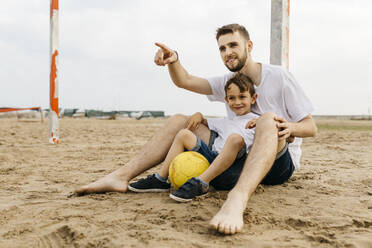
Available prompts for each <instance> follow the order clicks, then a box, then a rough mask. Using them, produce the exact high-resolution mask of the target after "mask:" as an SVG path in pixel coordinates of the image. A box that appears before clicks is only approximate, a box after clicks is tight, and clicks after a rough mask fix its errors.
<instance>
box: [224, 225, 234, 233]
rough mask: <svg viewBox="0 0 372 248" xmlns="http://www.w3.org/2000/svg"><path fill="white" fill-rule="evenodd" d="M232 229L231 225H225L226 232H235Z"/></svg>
mask: <svg viewBox="0 0 372 248" xmlns="http://www.w3.org/2000/svg"><path fill="white" fill-rule="evenodd" d="M231 230H232V228H231V226H226V227H225V234H233V233H232V231H231Z"/></svg>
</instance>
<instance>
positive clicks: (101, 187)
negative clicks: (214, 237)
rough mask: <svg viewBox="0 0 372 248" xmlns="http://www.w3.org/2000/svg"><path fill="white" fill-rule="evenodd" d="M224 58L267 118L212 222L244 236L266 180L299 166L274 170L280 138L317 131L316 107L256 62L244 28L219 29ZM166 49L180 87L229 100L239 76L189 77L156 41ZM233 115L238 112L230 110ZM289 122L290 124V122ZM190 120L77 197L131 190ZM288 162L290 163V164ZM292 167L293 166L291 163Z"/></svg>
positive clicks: (296, 150) (295, 152) (275, 180)
mask: <svg viewBox="0 0 372 248" xmlns="http://www.w3.org/2000/svg"><path fill="white" fill-rule="evenodd" d="M216 39H217V43H218V47H219V50H220V55H221V58H222V60H223V62H224V63H225V65H226V67H227V68H228V69H229V70H230V71H232V72H239V73H243V74H245V75H247V76H248V77H250V78H251V79H252V81H253V82H254V84H255V86H256V92H257V93H258V95H259V97H258V100H257V104H256V106H255V107H254V108H253V109H252V111H253V112H255V113H257V114H260V115H261V117H260V118H259V119H258V120H257V121H256V123H254V124H252V125H256V130H255V139H254V143H253V145H252V148H251V151H250V152H249V154H248V157H247V159H246V160H245V163H244V168H243V171H242V173H241V176H240V178H239V180H238V182H237V184H236V185H235V187H234V188H233V189H232V190H231V191H230V192H229V194H228V197H227V199H226V201H225V203H224V204H223V206H222V207H221V209H220V211H219V212H218V213H217V214H216V215H215V216H214V217H213V219H212V220H211V222H210V225H211V227H212V228H214V229H216V230H218V231H219V232H221V233H225V234H234V233H237V232H240V231H241V230H242V227H243V212H244V209H245V208H246V205H247V202H248V200H249V198H250V196H251V195H252V193H253V192H254V190H255V189H256V187H257V186H258V184H259V183H261V182H262V181H263V180H264V181H265V180H266V181H267V177H270V180H269V183H268V184H279V183H282V179H283V178H282V175H286V177H287V178H286V179H288V178H289V177H290V176H291V175H292V172H293V168H283V167H282V166H281V165H280V164H279V165H275V166H273V162H274V160H275V158H276V154H277V153H278V151H277V146H278V137H279V139H280V140H282V139H288V138H291V137H309V136H314V135H315V133H316V131H317V130H316V125H315V124H314V121H313V119H312V117H311V115H310V113H311V112H312V110H313V108H312V105H311V103H310V101H309V100H308V98H307V97H306V96H305V94H304V93H303V91H302V90H301V88H300V87H299V85H298V84H297V83H296V81H295V80H294V78H293V77H292V76H291V75H290V74H289V73H288V72H286V71H284V70H283V69H282V68H281V67H279V66H272V65H264V64H260V63H256V62H254V61H253V59H252V58H251V51H252V48H253V43H252V41H251V40H250V38H249V34H248V32H247V31H246V29H245V28H244V27H243V26H240V25H238V24H230V25H226V26H223V27H221V28H219V29H218V30H217V35H216ZM155 44H156V45H157V46H158V47H160V49H159V50H158V51H157V53H156V55H155V59H154V62H155V63H156V64H157V65H159V66H165V65H167V66H168V70H169V74H170V76H171V79H172V81H173V82H174V84H175V85H177V86H178V87H180V88H184V89H186V90H190V91H193V92H196V93H199V94H204V95H207V96H208V98H209V100H211V101H223V98H224V88H223V86H224V84H225V83H226V81H227V80H228V79H229V78H230V77H231V76H232V75H233V73H230V74H228V75H225V76H222V77H217V78H211V79H208V80H207V79H204V78H200V77H196V76H193V75H191V74H189V73H188V72H187V71H186V70H185V69H184V68H183V66H182V65H181V63H180V60H179V57H178V54H177V52H175V51H173V50H171V49H169V48H168V47H166V46H165V45H163V44H160V43H155ZM226 109H227V115H228V117H233V116H234V113H233V112H231V111H229V109H228V107H227V108H226ZM287 120H289V121H290V122H288V121H287ZM186 121H187V117H186V116H182V115H175V116H173V117H171V118H170V119H169V120H168V122H167V123H166V125H167V128H164V129H162V130H160V131H159V132H158V133H156V134H155V136H154V137H153V138H152V139H151V140H150V141H149V142H148V143H146V144H145V145H144V147H142V149H141V151H140V152H139V153H138V154H137V155H135V156H134V157H133V158H132V159H131V160H130V161H129V162H128V163H127V164H126V165H125V166H123V167H121V168H119V169H118V170H116V171H114V172H112V173H111V174H109V175H107V176H106V177H104V178H102V179H100V180H98V181H96V182H93V183H91V184H89V185H86V186H83V187H81V188H79V189H77V190H76V193H77V194H84V193H93V192H106V191H118V192H126V190H127V187H128V182H129V181H130V180H131V179H132V178H134V177H135V176H137V175H139V174H140V173H142V172H143V171H145V170H147V169H149V168H151V167H153V166H155V165H157V164H159V163H161V162H162V161H163V160H164V158H165V156H166V154H167V152H168V150H169V147H170V144H171V143H172V141H173V139H174V137H175V135H176V133H177V132H178V131H179V130H180V129H182V128H185V127H186ZM195 134H196V135H197V136H199V137H200V138H201V139H202V140H203V141H204V142H206V143H207V142H208V141H209V137H210V131H209V129H208V128H207V127H206V126H204V125H199V127H198V129H197V130H196V131H195ZM300 144H301V139H298V138H296V140H295V142H293V143H292V144H291V145H290V148H289V149H290V153H291V157H292V158H289V159H292V160H293V163H294V166H295V167H296V168H299V159H300V155H301V150H300ZM286 164H287V163H286ZM291 164H292V163H291Z"/></svg>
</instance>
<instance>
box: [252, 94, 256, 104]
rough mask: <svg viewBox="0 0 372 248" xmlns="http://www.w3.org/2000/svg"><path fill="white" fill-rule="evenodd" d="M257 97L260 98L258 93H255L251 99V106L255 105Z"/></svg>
mask: <svg viewBox="0 0 372 248" xmlns="http://www.w3.org/2000/svg"><path fill="white" fill-rule="evenodd" d="M257 97H258V95H257V93H254V94H253V96H252V97H251V104H254V103H255V102H256V100H257Z"/></svg>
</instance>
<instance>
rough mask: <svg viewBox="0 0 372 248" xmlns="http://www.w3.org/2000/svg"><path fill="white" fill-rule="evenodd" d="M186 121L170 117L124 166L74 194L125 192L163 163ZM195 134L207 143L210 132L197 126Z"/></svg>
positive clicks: (182, 116)
mask: <svg viewBox="0 0 372 248" xmlns="http://www.w3.org/2000/svg"><path fill="white" fill-rule="evenodd" d="M187 119H188V117H187V116H184V115H174V116H172V117H171V118H169V120H168V121H167V122H166V124H165V125H164V128H161V129H160V131H159V132H157V133H155V135H154V136H153V137H152V138H151V139H150V140H149V141H148V142H147V143H146V144H145V145H144V146H143V147H142V148H141V150H140V151H139V152H138V153H137V154H136V155H135V156H134V157H133V158H132V159H131V160H130V161H129V162H128V163H127V164H126V165H124V166H122V167H120V168H119V169H117V170H115V171H113V172H112V173H110V174H109V175H107V176H105V177H103V178H101V179H99V180H97V181H95V182H93V183H90V184H88V185H85V186H82V187H80V188H78V189H77V190H76V191H75V193H77V194H86V193H99V192H108V191H116V192H126V191H127V188H128V182H129V181H130V180H131V179H132V178H134V177H136V176H137V175H139V174H141V173H142V172H144V171H146V170H148V169H149V168H151V167H153V166H155V165H158V164H159V163H161V162H162V161H163V159H164V158H165V156H166V154H167V152H168V150H169V147H170V146H171V144H172V142H173V139H174V137H175V136H176V134H177V133H178V131H179V130H181V129H182V128H185V127H186V122H187ZM196 134H197V135H198V136H199V137H201V139H202V140H204V141H205V142H208V140H209V135H210V131H209V129H208V128H207V127H206V126H204V125H199V128H198V129H197V130H196Z"/></svg>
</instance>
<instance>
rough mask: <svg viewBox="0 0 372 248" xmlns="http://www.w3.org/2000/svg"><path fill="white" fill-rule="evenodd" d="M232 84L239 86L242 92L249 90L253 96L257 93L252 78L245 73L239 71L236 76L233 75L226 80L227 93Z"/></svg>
mask: <svg viewBox="0 0 372 248" xmlns="http://www.w3.org/2000/svg"><path fill="white" fill-rule="evenodd" d="M232 84H235V85H236V86H238V87H239V90H240V92H243V91H249V94H250V95H251V96H253V95H254V93H256V91H255V89H254V86H253V82H252V80H251V79H250V78H249V77H248V76H246V75H244V74H241V73H237V74H236V75H235V76H233V77H232V78H230V79H229V80H228V81H227V82H226V85H225V94H227V90H228V89H229V87H230V85H232Z"/></svg>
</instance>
